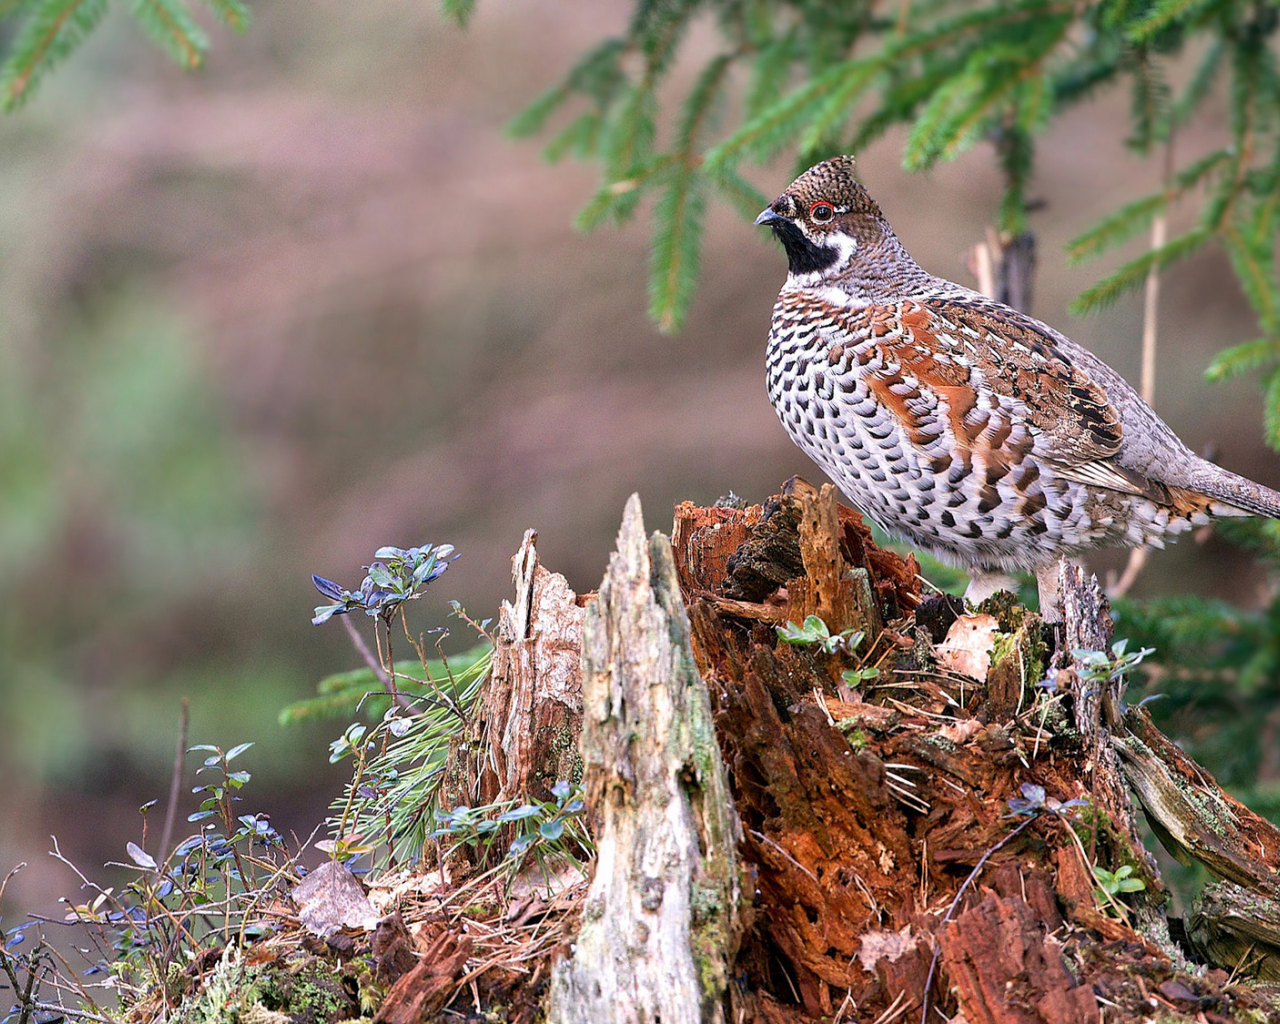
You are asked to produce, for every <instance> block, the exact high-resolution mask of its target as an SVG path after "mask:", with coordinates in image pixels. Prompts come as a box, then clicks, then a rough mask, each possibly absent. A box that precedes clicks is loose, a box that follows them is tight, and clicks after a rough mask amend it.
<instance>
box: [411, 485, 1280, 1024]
mask: <svg viewBox="0 0 1280 1024" xmlns="http://www.w3.org/2000/svg"><path fill="white" fill-rule="evenodd" d="M672 535H673V537H674V538H675V542H674V546H673V545H672V544H669V543H668V542H667V540H666V539H665V538H664V537H662V536H661V535H660V534H655V535H653V536H652V537H646V536H645V533H644V527H643V523H642V521H641V516H640V508H639V502H638V500H636V499H634V498H633V499H632V501H631V502H629V503H628V506H627V511H626V515H625V518H624V522H623V526H622V530H621V532H620V534H619V538H618V549H617V551H616V552H615V553H614V555H613V556H612V558H611V560H610V566H609V571H608V574H607V575H606V577H605V579H604V582H603V583H602V585H601V588H600V592H599V595H598V597H595V598H588V599H586V600H585V601H584V600H583V599H580V598H577V597H576V596H575V595H573V594H572V593H571V592H570V591H569V590H568V588H567V586H565V585H563V581H562V580H559V579H558V578H557V577H554V576H552V575H551V574H548V573H546V571H545V570H543V569H541V567H540V566H537V562H536V551H535V550H534V548H533V537H532V535H530V536H528V537H527V538H526V544H525V546H524V547H522V549H521V553H520V554H519V555H518V556H517V559H516V573H515V577H516V581H517V600H516V601H515V602H514V603H513V604H511V605H509V606H505V607H504V610H503V618H502V622H501V626H500V630H499V650H498V653H497V657H496V661H495V664H496V665H497V666H499V667H498V669H497V671H495V674H494V678H493V680H492V682H491V684H490V686H491V688H490V692H489V693H488V694H486V695H485V697H484V699H483V702H482V704H481V709H480V714H479V716H478V719H477V721H476V723H475V725H474V726H473V731H472V733H471V734H470V736H469V738H468V740H467V742H466V743H465V744H463V746H464V747H465V748H466V749H465V750H463V751H462V753H464V754H465V755H466V756H465V757H461V758H460V760H459V764H460V765H461V766H462V767H460V768H458V770H457V771H456V773H455V774H456V775H457V780H458V781H457V784H458V787H459V791H460V792H467V793H472V794H475V795H476V796H477V797H484V798H485V799H489V798H492V797H493V796H496V795H498V794H502V795H503V796H504V798H510V799H521V798H522V796H523V794H524V793H538V792H540V788H539V787H543V786H545V785H546V780H548V779H550V778H551V777H552V776H553V775H555V776H560V777H563V773H564V772H565V771H566V770H567V768H566V766H569V767H570V768H571V767H572V765H575V764H576V765H580V766H581V778H582V781H583V783H584V787H585V799H586V802H587V805H588V812H589V816H590V823H591V828H592V830H593V833H594V837H595V842H596V845H597V854H596V858H595V860H594V863H593V865H592V870H593V872H594V875H593V878H592V880H591V883H590V887H589V890H588V891H587V893H586V895H585V897H584V898H580V899H578V898H576V897H575V898H573V899H569V900H567V901H562V902H561V903H560V904H557V905H556V907H555V908H551V907H550V906H549V905H547V906H543V908H542V913H544V914H551V913H553V912H554V913H556V914H561V915H563V917H562V920H568V921H569V922H570V923H569V924H568V925H563V924H562V925H561V927H565V928H566V929H575V928H576V933H575V937H574V939H573V941H572V942H571V943H566V944H565V945H563V946H562V947H561V948H560V950H559V952H558V953H557V954H555V957H554V963H551V962H550V959H543V960H539V961H537V962H536V963H533V962H525V961H521V962H520V963H519V966H518V970H517V969H515V968H507V969H505V973H500V977H501V979H502V980H501V983H500V984H499V983H497V982H493V983H490V982H489V981H488V980H486V979H488V978H490V977H493V976H494V975H495V973H498V972H501V971H502V970H503V969H501V968H499V967H498V966H495V965H496V963H497V959H498V958H496V957H490V958H489V959H486V960H483V961H480V962H476V961H475V960H469V961H468V962H467V963H466V965H465V968H460V967H458V965H457V964H456V963H454V961H455V960H456V959H457V954H456V950H453V951H452V952H451V953H450V957H449V958H446V959H448V960H449V963H448V964H447V966H449V967H450V969H451V971H452V973H447V972H446V973H441V972H439V971H437V972H435V973H434V974H433V975H432V978H433V979H434V980H433V981H432V982H431V984H432V985H433V986H434V987H433V989H432V992H431V994H430V999H429V1000H425V1001H424V1002H422V1003H421V1004H415V1003H413V1001H412V998H413V993H412V992H410V991H407V989H406V986H409V983H408V982H407V981H406V979H407V978H408V977H409V976H408V975H406V976H405V978H402V979H401V982H400V983H398V987H399V989H400V991H398V993H397V999H398V1001H399V1002H400V1003H401V1004H402V1005H404V1006H413V1005H422V1006H424V1007H426V1006H432V1007H433V1006H436V1005H437V1004H439V1000H440V998H441V997H442V994H443V995H444V997H445V998H448V997H450V994H451V993H450V992H449V991H447V990H448V989H449V986H450V985H453V986H454V989H453V990H452V995H454V996H456V994H457V990H458V988H459V987H460V986H462V985H463V984H464V983H467V982H469V983H470V984H472V985H474V986H475V987H474V988H473V989H472V990H471V993H472V994H471V998H472V999H473V1000H474V1001H475V1002H476V1005H477V1008H478V1010H484V1009H485V1007H489V1008H490V1009H491V1010H492V1011H493V1012H495V1013H497V1014H498V1019H511V1020H518V1021H520V1022H521V1024H524V1022H532V1021H533V1020H534V1019H535V1018H536V1017H537V1014H538V1013H539V1012H542V1011H541V1010H539V1007H542V1010H545V1012H546V1013H547V1015H548V1016H547V1019H548V1020H552V1021H558V1022H566V1024H579V1022H582V1024H586V1022H597V1021H604V1022H608V1021H617V1022H623V1021H626V1022H628V1024H631V1022H656V1021H658V1020H661V1021H663V1022H665V1024H670V1022H673V1021H679V1022H690V1024H693V1022H721V1021H725V1022H729V1021H732V1022H734V1024H738V1022H744V1024H746V1022H761V1024H819V1022H822V1024H849V1022H853V1021H862V1022H872V1021H881V1022H884V1024H887V1022H891V1021H892V1022H899V1021H921V1022H922V1024H923V1022H925V1021H928V1022H930V1024H931V1022H932V1021H934V1020H939V1021H941V1020H944V1019H945V1020H953V1021H957V1022H958V1021H964V1022H967V1024H979V1022H982V1024H1079V1022H1091V1021H1098V1022H1101V1021H1103V1020H1106V1021H1110V1022H1115V1021H1139V1020H1148V1019H1160V1020H1163V1021H1183V1020H1185V1021H1188V1022H1192V1021H1194V1022H1196V1024H1229V1022H1236V1021H1240V1020H1250V1021H1252V1020H1257V1021H1264V1020H1280V1009H1277V1003H1276V1002H1275V1000H1274V998H1273V997H1272V995H1271V994H1270V993H1269V992H1268V990H1267V989H1266V988H1265V986H1261V985H1259V984H1258V983H1256V982H1247V983H1246V982H1243V981H1242V980H1238V979H1239V978H1240V977H1242V976H1243V975H1245V974H1252V975H1254V976H1261V977H1263V978H1269V977H1277V976H1280V971H1278V970H1277V967H1276V964H1277V960H1276V956H1277V951H1278V950H1280V944H1277V942H1276V941H1275V938H1276V934H1277V932H1276V925H1275V922H1276V921H1277V920H1280V913H1277V911H1276V908H1277V906H1280V903H1277V902H1276V900H1277V889H1278V888H1280V886H1278V883H1277V878H1278V875H1280V872H1278V870H1277V869H1280V830H1276V829H1275V828H1274V827H1272V826H1270V825H1269V824H1268V823H1266V822H1264V821H1263V820H1262V819H1260V818H1257V816H1255V815H1252V814H1250V813H1249V812H1248V811H1247V809H1245V808H1243V807H1242V806H1240V805H1239V804H1238V803H1236V802H1235V801H1233V800H1231V798H1230V797H1228V796H1227V795H1226V794H1224V793H1222V792H1221V790H1220V789H1219V788H1218V787H1217V785H1216V783H1214V781H1213V780H1212V778H1210V777H1209V776H1208V775H1207V773H1204V772H1203V771H1202V770H1201V769H1199V768H1198V767H1197V766H1195V765H1194V764H1193V763H1192V762H1190V761H1189V759H1187V758H1185V756H1184V755H1182V754H1181V752H1179V751H1177V749H1176V747H1174V746H1173V745H1172V744H1171V743H1169V741H1168V740H1167V739H1165V738H1164V737H1163V736H1161V735H1160V734H1159V733H1158V732H1157V731H1156V730H1155V729H1154V728H1153V727H1152V726H1151V724H1150V721H1149V719H1148V718H1147V717H1146V715H1145V713H1144V712H1142V711H1141V710H1130V711H1125V710H1124V705H1123V700H1122V696H1123V695H1122V694H1121V692H1120V686H1121V682H1120V679H1119V676H1118V674H1116V675H1109V674H1108V673H1107V672H1106V671H1103V672H1102V673H1101V675H1099V672H1098V670H1097V669H1096V667H1095V668H1093V669H1091V668H1089V667H1088V666H1086V665H1082V664H1080V663H1078V662H1077V661H1076V660H1075V659H1074V658H1073V657H1072V656H1071V652H1072V651H1074V650H1076V649H1091V650H1105V649H1106V646H1107V643H1108V642H1109V639H1110V635H1109V626H1110V622H1109V619H1108V618H1107V616H1106V608H1105V601H1104V600H1103V599H1102V597H1101V595H1100V593H1099V592H1098V591H1097V588H1096V585H1095V584H1094V583H1093V581H1092V580H1091V579H1090V578H1088V577H1086V576H1085V575H1084V574H1083V573H1081V572H1079V571H1077V570H1075V569H1074V568H1073V567H1068V569H1067V571H1066V572H1065V573H1064V576H1063V578H1062V581H1061V583H1062V591H1063V598H1064V606H1065V615H1064V622H1063V624H1062V625H1061V626H1060V627H1057V632H1052V631H1049V630H1047V629H1046V628H1045V627H1043V625H1042V624H1041V622H1040V620H1039V617H1038V616H1035V615H1033V614H1031V613H1028V612H1027V611H1026V610H1025V609H1023V608H1021V607H1019V606H1018V605H1016V603H1015V602H1014V601H1013V600H1012V599H1011V598H1010V596H1009V595H996V597H994V598H992V599H990V600H989V601H987V602H984V604H983V606H982V607H981V608H980V609H978V610H977V612H976V613H975V614H969V613H967V612H966V609H965V608H964V607H963V604H962V603H959V602H957V601H956V600H955V599H950V598H945V597H933V598H923V597H922V594H921V589H920V588H921V581H920V578H919V575H918V572H917V567H916V565H915V563H914V560H912V559H910V558H905V559H904V558H902V557H900V556H898V555H896V554H894V553H892V552H888V551H883V550H880V549H878V548H876V547H875V546H874V545H873V544H872V543H871V539H870V531H869V530H867V528H866V526H865V525H864V524H863V523H862V521H861V517H860V516H859V515H858V514H857V513H856V512H855V511H853V510H851V509H847V508H843V507H841V506H838V505H837V504H836V502H835V495H834V492H833V491H831V490H829V489H823V490H818V489H815V488H812V487H810V486H809V485H807V484H804V483H803V481H793V482H791V483H790V484H789V485H788V486H787V487H786V488H785V489H784V492H783V493H782V494H780V495H777V496H775V497H773V498H771V499H769V500H768V501H767V502H765V503H764V505H762V506H757V507H753V508H748V509H729V508H698V507H695V506H693V505H690V504H688V503H686V504H683V505H681V506H679V507H678V508H677V510H676V522H675V527H674V530H673V534H672ZM584 603H585V609H584V608H583V607H582V606H583V604H584ZM806 615H818V616H819V617H821V618H822V619H823V621H824V623H825V624H826V626H827V628H828V631H829V633H830V634H832V635H838V634H840V633H841V632H842V631H844V630H857V631H861V632H863V633H864V636H865V640H864V642H863V643H862V644H861V645H859V646H856V647H855V648H854V649H853V650H848V649H843V648H842V647H841V646H840V645H839V644H834V645H827V646H825V647H824V646H823V645H821V644H816V643H815V644H790V643H786V642H782V640H781V639H780V637H779V632H778V628H777V627H778V626H779V625H781V624H783V623H785V622H787V621H791V622H799V621H800V620H801V619H803V617H804V616H806ZM948 637H949V638H951V639H949V640H948V641H947V644H946V647H945V648H944V647H943V640H944V638H948ZM958 638H964V639H958ZM984 638H985V639H984ZM1055 643H1056V645H1057V648H1058V649H1057V650H1056V652H1055V651H1052V650H1051V646H1052V645H1053V644H1055ZM953 644H959V645H960V647H961V648H963V647H964V646H965V645H966V644H967V645H969V646H970V647H973V648H974V649H973V650H970V651H968V654H970V655H972V657H966V658H959V657H952V654H953V653H954V651H952V652H951V653H948V651H947V648H951V647H952V645H953ZM579 649H580V650H581V663H580V671H575V670H574V668H573V665H574V664H575V659H574V657H573V656H572V655H573V652H575V651H577V650H579ZM956 666H965V667H964V668H963V669H960V668H957V667H956ZM851 669H856V670H857V671H855V672H853V673H852V674H850V670H851ZM872 669H875V670H878V674H875V673H873V672H872V671H871V670H872ZM1051 670H1052V671H1051ZM962 672H969V673H971V675H969V676H965V675H964V674H962ZM578 680H580V681H581V687H582V689H581V696H580V698H579V696H578V693H577V691H576V690H575V687H576V686H577V685H578V682H577V681H578ZM579 701H580V703H579ZM578 708H581V709H582V711H581V715H580V717H579V712H578V710H577V709H578ZM579 732H580V736H579V739H578V743H579V746H580V760H578V761H572V760H571V761H566V760H565V753H564V749H563V744H562V743H561V742H559V741H556V742H549V741H548V737H549V736H557V737H558V736H563V735H577V734H578V733H579ZM495 748H500V749H495ZM485 766H488V767H485ZM1130 785H1131V786H1132V787H1133V788H1134V789H1135V790H1136V792H1137V793H1138V794H1139V796H1140V797H1141V800H1142V804H1143V806H1144V808H1145V810H1146V814H1147V817H1148V820H1150V821H1151V823H1152V825H1153V827H1154V828H1155V830H1156V831H1157V833H1158V834H1161V835H1162V838H1163V839H1164V841H1166V843H1168V844H1169V845H1171V847H1172V848H1174V849H1175V850H1176V851H1178V852H1179V854H1180V855H1182V856H1185V857H1195V858H1199V859H1201V860H1202V861H1204V862H1205V863H1206V864H1207V865H1208V866H1209V867H1210V868H1211V870H1214V871H1216V872H1217V873H1218V874H1219V875H1220V876H1222V877H1223V878H1225V879H1228V880H1229V881H1227V882H1224V883H1222V885H1221V886H1220V887H1218V888H1215V889H1211V890H1208V891H1207V892H1206V894H1205V896H1204V898H1203V899H1202V901H1201V903H1200V905H1199V907H1198V909H1197V912H1196V914H1195V915H1194V917H1193V919H1192V921H1190V922H1189V926H1188V927H1187V928H1186V929H1183V930H1179V934H1182V933H1183V932H1185V934H1186V936H1187V941H1184V942H1183V944H1182V945H1176V944H1175V943H1174V942H1173V941H1172V939H1171V938H1170V932H1169V929H1168V927H1167V922H1166V921H1165V918H1164V909H1163V903H1164V900H1165V893H1164V888H1163V885H1162V883H1161V882H1160V879H1159V875H1158V872H1157V870H1156V867H1155V863H1154V861H1153V860H1152V859H1151V858H1150V856H1149V855H1148V854H1147V852H1146V851H1145V850H1144V849H1143V847H1142V845H1141V841H1140V837H1139V833H1138V829H1137V826H1136V822H1135V814H1134V808H1133V807H1132V806H1131V805H1130V800H1129V795H1128V794H1129V789H1128V787H1129V786H1130ZM486 794H487V795H488V796H486ZM1095 866H1096V867H1097V868H1104V869H1106V870H1107V871H1111V872H1115V871H1117V870H1118V869H1120V868H1121V867H1125V866H1127V867H1128V868H1129V869H1130V870H1131V872H1132V877H1133V878H1136V879H1138V880H1139V881H1140V882H1141V883H1142V886H1143V888H1142V890H1141V891H1139V892H1132V893H1128V894H1126V895H1124V896H1121V897H1116V898H1105V897H1102V896H1100V895H1099V892H1100V889H1099V877H1098V876H1096V875H1095V873H1094V869H1095ZM1230 886H1235V887H1236V888H1234V889H1233V888H1229V887H1230ZM444 898H445V899H447V898H448V897H444ZM405 918H406V920H410V915H409V914H408V913H406V914H405ZM574 922H576V923H574ZM458 948H462V947H461V946H459V947H458ZM451 950H452V947H451ZM544 956H545V954H544ZM1193 958H1200V959H1201V960H1202V961H1206V962H1207V963H1208V965H1210V966H1211V967H1214V968H1224V969H1222V970H1207V971H1206V970H1204V969H1199V970H1193V969H1191V968H1190V965H1189V961H1190V960H1191V959H1193ZM1227 971H1233V972H1234V974H1235V975H1236V976H1237V977H1236V978H1229V977H1228V975H1227V973H1226V972H1227ZM486 972H488V973H486ZM521 972H524V973H521ZM522 977H524V978H527V979H528V980H527V981H526V982H524V983H523V984H522V983H521V981H520V978H522ZM548 977H549V978H550V985H549V993H548V985H547V978H548ZM450 978H451V979H452V980H451V981H450V980H447V979H450ZM442 979H445V980H442ZM439 1005H444V1004H439ZM500 1007H519V1009H518V1011H517V1010H509V1011H504V1010H501V1009H500ZM504 1012H506V1013H507V1016H506V1017H503V1016H502V1014H503V1013H504ZM441 1019H443V1018H441Z"/></svg>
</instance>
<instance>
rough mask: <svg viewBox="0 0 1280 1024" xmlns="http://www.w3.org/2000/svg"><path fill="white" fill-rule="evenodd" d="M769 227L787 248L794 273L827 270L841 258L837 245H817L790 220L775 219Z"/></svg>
mask: <svg viewBox="0 0 1280 1024" xmlns="http://www.w3.org/2000/svg"><path fill="white" fill-rule="evenodd" d="M769 227H771V228H772V229H773V233H774V234H775V235H777V236H778V241H780V242H781V243H782V247H783V248H784V249H786V250H787V262H788V263H789V264H790V266H791V273H793V274H812V273H813V272H814V271H815V270H826V269H827V268H828V267H829V266H831V265H832V264H833V263H835V261H836V260H838V259H839V258H840V250H839V249H837V248H836V247H835V246H831V245H815V244H814V243H813V242H811V241H810V240H809V238H808V237H807V236H806V235H805V233H804V232H803V231H801V230H800V229H799V228H798V227H796V225H795V224H794V223H792V222H791V221H789V220H775V221H773V222H772V223H770V225H769Z"/></svg>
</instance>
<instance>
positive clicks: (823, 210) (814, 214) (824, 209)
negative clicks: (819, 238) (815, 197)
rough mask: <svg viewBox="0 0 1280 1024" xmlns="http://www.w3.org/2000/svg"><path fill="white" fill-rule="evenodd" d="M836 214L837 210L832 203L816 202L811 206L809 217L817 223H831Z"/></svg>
mask: <svg viewBox="0 0 1280 1024" xmlns="http://www.w3.org/2000/svg"><path fill="white" fill-rule="evenodd" d="M835 216H836V211H835V210H834V209H833V208H832V206H831V204H830V203H814V204H813V205H812V206H810V207H809V218H810V219H811V220H812V221H813V222H814V223H815V224H830V223H831V222H832V220H834V219H835Z"/></svg>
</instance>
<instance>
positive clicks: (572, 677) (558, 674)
mask: <svg viewBox="0 0 1280 1024" xmlns="http://www.w3.org/2000/svg"><path fill="white" fill-rule="evenodd" d="M537 544H538V534H537V531H535V530H528V531H526V533H525V535H524V541H523V542H522V543H521V545H520V550H519V551H518V552H516V554H515V556H514V557H513V558H512V560H511V575H512V580H513V582H514V584H515V598H514V599H513V600H512V601H510V602H507V601H504V602H503V603H502V607H501V609H500V610H499V612H498V628H497V635H496V637H495V640H496V642H495V645H494V652H493V669H492V672H491V675H490V680H489V683H488V685H487V686H486V688H485V691H484V695H483V698H482V702H481V704H480V706H479V708H478V710H477V711H476V713H475V714H474V715H473V720H472V726H471V728H470V730H469V735H468V736H467V738H466V741H465V742H462V743H459V744H456V745H455V751H454V756H453V757H452V758H451V770H450V772H449V779H448V783H447V785H446V799H447V801H451V803H450V804H449V806H455V805H457V804H466V805H467V806H479V805H484V804H492V803H497V802H499V801H502V800H518V801H528V800H531V799H533V800H549V799H550V798H551V787H552V786H554V785H555V784H556V783H557V782H559V781H561V780H565V781H568V782H574V783H576V782H578V781H579V780H580V779H581V777H582V763H581V759H580V757H579V754H578V734H579V732H580V731H581V728H582V667H581V661H582V621H583V609H582V603H581V600H580V599H579V597H578V595H577V594H575V593H574V592H573V590H572V589H570V587H569V584H568V582H567V581H566V580H565V578H564V577H563V576H561V575H560V574H559V573H553V572H549V571H548V570H547V569H546V568H544V567H543V566H542V564H541V563H540V561H539V559H538V547H537Z"/></svg>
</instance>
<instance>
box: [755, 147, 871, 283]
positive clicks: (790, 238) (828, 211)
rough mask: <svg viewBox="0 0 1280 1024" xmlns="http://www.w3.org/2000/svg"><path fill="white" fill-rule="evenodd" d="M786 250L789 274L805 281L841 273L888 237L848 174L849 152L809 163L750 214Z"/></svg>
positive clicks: (850, 172) (863, 191) (867, 198)
mask: <svg viewBox="0 0 1280 1024" xmlns="http://www.w3.org/2000/svg"><path fill="white" fill-rule="evenodd" d="M756 223H757V224H765V225H768V227H769V228H771V229H772V230H773V233H774V234H775V235H776V236H777V237H778V240H779V241H780V242H782V245H783V248H785V249H786V250H787V260H788V262H789V264H790V269H791V274H792V276H793V277H797V278H801V279H803V280H807V281H809V282H817V281H821V280H831V279H834V278H838V277H841V276H843V275H845V274H847V273H848V272H849V271H850V270H851V269H853V268H854V265H855V263H857V262H858V261H859V260H860V258H863V257H873V254H874V253H875V252H876V251H877V250H881V249H883V247H884V244H885V243H886V242H887V241H888V240H890V239H893V240H894V242H895V243H896V239H895V238H894V236H893V231H892V229H890V227H889V225H888V224H887V223H886V222H885V219H884V215H883V214H882V213H881V212H880V207H879V206H877V205H876V202H875V200H874V199H872V198H871V196H870V195H868V194H867V190H866V189H865V188H863V187H862V185H861V184H860V183H859V182H858V180H857V179H856V178H854V176H853V157H851V156H838V157H835V158H833V159H831V160H824V161H823V162H822V163H820V164H816V165H815V166H813V167H810V168H809V169H808V170H807V171H805V172H804V174H802V175H800V177H798V178H796V180H795V181H793V182H792V183H791V184H790V185H789V186H788V187H787V190H786V191H785V192H783V193H782V195H780V196H778V198H777V199H775V200H774V201H773V202H772V203H770V204H769V205H768V207H767V208H766V209H765V210H764V212H763V213H761V214H760V216H759V217H757V218H756Z"/></svg>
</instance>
